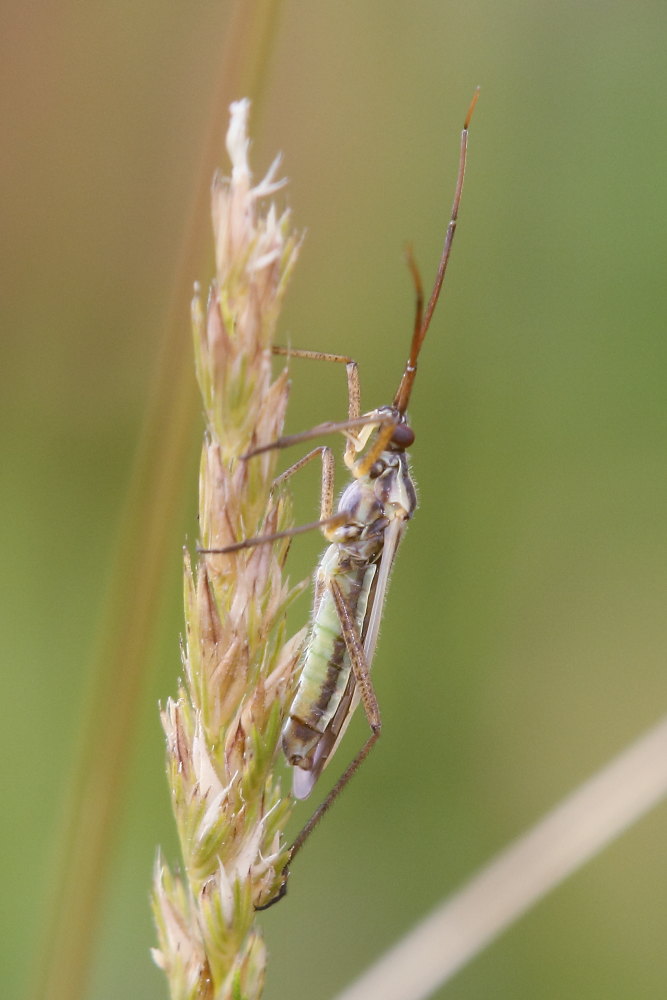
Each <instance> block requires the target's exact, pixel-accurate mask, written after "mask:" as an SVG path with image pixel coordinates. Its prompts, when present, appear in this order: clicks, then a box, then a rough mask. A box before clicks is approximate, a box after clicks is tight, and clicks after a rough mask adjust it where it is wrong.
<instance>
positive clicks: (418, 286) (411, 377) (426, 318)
mask: <svg viewBox="0 0 667 1000" xmlns="http://www.w3.org/2000/svg"><path fill="white" fill-rule="evenodd" d="M478 97H479V87H478V88H477V89H476V91H475V93H474V94H473V98H472V101H471V102H470V107H469V108H468V113H467V115H466V117H465V121H464V123H463V131H462V132H461V152H460V154H459V171H458V174H457V177H456V188H455V190H454V201H453V203H452V214H451V216H450V219H449V225H448V226H447V232H446V234H445V242H444V245H443V248H442V254H441V255H440V263H439V264H438V273H437V274H436V277H435V283H434V285H433V291H432V292H431V297H430V298H429V300H428V305H427V306H426V314H425V315H422V313H423V300H424V293H423V290H422V283H421V278H420V275H419V270H418V268H417V264H416V263H415V259H414V257H413V255H412V249H411V248H410V247H408V251H407V258H408V267H409V268H410V273H411V274H412V280H413V282H414V285H415V292H416V296H417V304H416V309H415V325H414V331H413V334H412V344H411V345H410V357H409V358H408V363H407V365H406V366H405V371H404V372H403V377H402V378H401V382H400V385H399V387H398V391H397V392H396V397H395V399H394V406H395V407H396V409H397V410H398V411H399V413H405V411H406V410H407V408H408V403H409V402H410V395H411V393H412V386H413V383H414V381H415V376H416V374H417V359H418V357H419V352H420V351H421V347H422V344H423V343H424V337H425V336H426V332H427V330H428V328H429V326H430V324H431V319H432V317H433V313H434V312H435V307H436V305H437V303H438V298H439V296H440V290H441V289H442V284H443V281H444V280H445V271H446V270H447V264H448V263H449V255H450V253H451V249H452V243H453V242H454V233H455V232H456V223H457V220H458V215H459V205H460V204H461V194H462V192H463V178H464V175H465V168H466V154H467V151H468V129H469V127H470V119H471V118H472V113H473V111H474V110H475V105H476V104H477V99H478Z"/></svg>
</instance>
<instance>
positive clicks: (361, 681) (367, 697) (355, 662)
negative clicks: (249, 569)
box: [289, 580, 382, 863]
mask: <svg viewBox="0 0 667 1000" xmlns="http://www.w3.org/2000/svg"><path fill="white" fill-rule="evenodd" d="M330 587H331V593H332V596H333V599H334V603H335V605H336V611H337V612H338V617H339V619H340V624H341V630H342V633H343V638H344V640H345V645H346V647H347V652H348V654H349V657H350V663H351V665H352V671H353V673H354V679H355V681H356V685H357V688H358V690H359V695H360V698H361V703H362V705H363V706H364V711H365V712H366V718H367V719H368V724H369V726H370V727H371V734H370V736H369V737H368V739H367V740H366V742H365V743H364V745H363V746H362V748H361V750H359V752H358V753H357V755H356V757H355V758H354V759H353V760H352V762H351V763H350V764H349V765H348V766H347V768H346V769H345V771H343V773H342V775H341V776H340V778H339V779H338V781H337V782H336V784H335V785H334V786H333V788H332V789H331V791H330V792H329V794H328V795H327V796H326V798H325V799H324V801H323V802H321V803H320V805H319V806H318V807H317V809H316V810H315V812H314V813H313V815H312V816H311V817H310V819H309V820H308V822H307V823H306V825H305V826H304V827H303V829H302V830H301V832H300V833H299V834H298V835H297V837H296V838H295V840H294V843H293V844H292V846H291V847H290V853H289V858H290V863H291V862H292V860H293V859H294V856H295V855H296V854H297V853H298V851H300V850H301V848H302V847H303V845H304V844H305V842H306V840H307V839H308V837H309V836H310V834H311V833H312V832H313V830H314V829H315V827H316V826H317V824H318V823H319V821H320V820H321V819H322V817H323V816H324V814H325V813H326V812H327V811H328V810H329V809H330V808H331V806H332V805H333V803H334V802H335V800H336V799H337V798H338V796H339V795H340V793H341V792H342V791H343V789H344V788H345V786H346V785H347V783H348V781H349V780H350V778H352V777H353V775H354V774H355V773H356V772H357V770H358V769H359V767H360V766H361V765H362V764H363V762H364V761H365V759H366V757H367V756H368V754H369V753H370V751H371V750H372V748H373V746H374V745H375V743H376V742H377V740H378V739H379V737H380V733H381V731H382V720H381V718H380V706H379V705H378V700H377V696H376V694H375V688H374V687H373V682H372V681H371V675H370V667H369V664H368V660H367V659H366V654H365V652H364V646H363V643H362V641H361V636H360V635H359V629H358V628H357V625H356V622H355V621H354V618H353V616H352V615H351V614H350V610H349V608H348V606H347V604H346V603H345V598H344V597H343V594H342V592H341V590H340V587H339V586H338V584H337V583H336V581H335V580H332V581H331V582H330Z"/></svg>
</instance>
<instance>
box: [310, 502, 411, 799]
mask: <svg viewBox="0 0 667 1000" xmlns="http://www.w3.org/2000/svg"><path fill="white" fill-rule="evenodd" d="M405 526H406V522H405V521H404V520H403V519H402V518H398V517H396V518H394V519H393V520H392V521H391V523H390V524H389V526H388V528H387V531H386V534H385V539H384V546H383V549H382V557H381V559H380V568H379V571H378V573H377V575H376V577H375V580H374V581H373V589H372V592H371V596H370V599H369V602H368V608H367V611H366V620H365V622H364V629H363V635H362V639H363V643H364V654H365V657H366V664H367V666H368V669H369V670H370V668H371V666H372V662H373V656H374V654H375V647H376V645H377V639H378V632H379V629H380V620H381V618H382V611H383V608H384V602H385V598H386V596H387V585H388V583H389V575H390V572H391V567H392V564H393V562H394V557H395V555H396V550H397V548H398V543H399V542H400V540H401V537H402V535H403V532H404V531H405ZM359 701H360V696H359V690H358V688H357V683H356V680H355V677H354V672H353V671H350V679H349V681H348V684H347V687H346V689H345V692H344V693H343V697H342V698H341V702H340V705H339V706H338V709H337V710H336V714H335V715H334V717H333V719H332V720H331V722H330V723H329V726H328V727H327V729H326V731H325V732H324V733H323V735H322V738H321V740H320V741H319V743H318V744H317V746H316V748H315V750H314V752H313V766H312V767H311V768H310V770H308V771H304V770H303V769H302V768H299V767H295V768H294V777H293V784H292V792H293V794H294V796H295V798H297V799H305V798H307V797H308V796H309V795H310V793H311V791H312V790H313V787H314V785H315V782H316V781H317V779H318V778H319V776H320V774H321V773H322V771H323V770H324V768H325V767H326V766H327V764H328V763H329V761H330V759H331V758H332V757H333V755H334V754H335V752H336V750H337V749H338V744H339V743H340V741H341V740H342V738H343V736H344V735H345V730H346V729H347V727H348V726H349V724H350V721H351V719H352V716H353V714H354V711H355V709H356V707H357V705H358V704H359Z"/></svg>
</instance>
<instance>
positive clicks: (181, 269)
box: [30, 0, 280, 1000]
mask: <svg viewBox="0 0 667 1000" xmlns="http://www.w3.org/2000/svg"><path fill="white" fill-rule="evenodd" d="M279 6H280V4H279V0H256V2H254V3H252V2H251V3H249V2H247V0H246V2H244V0H238V2H237V3H236V4H235V6H234V8H233V10H232V13H231V16H230V17H229V18H227V19H226V28H225V37H224V44H223V45H222V46H221V50H222V51H221V57H220V63H219V65H220V73H219V77H218V87H217V94H216V96H215V98H214V101H213V104H212V107H213V111H214V113H213V115H212V117H211V121H210V123H209V128H208V133H207V135H206V136H205V138H204V142H203V145H202V153H201V157H200V163H199V167H198V172H197V176H196V178H195V180H194V182H193V201H192V204H191V205H190V206H189V211H187V212H185V213H184V217H185V218H186V219H187V223H186V232H185V234H184V238H183V242H182V247H181V253H180V260H179V262H178V265H177V268H176V273H175V276H174V282H173V289H172V294H171V301H170V302H169V304H168V307H167V309H166V316H167V319H166V322H165V336H164V341H163V346H162V352H161V357H160V358H159V360H158V362H157V363H156V375H155V381H154V384H153V387H152V392H151V397H150V402H149V405H148V408H147V413H146V417H145V421H144V427H143V430H142V435H141V440H140V442H139V445H138V448H137V454H136V456H135V461H134V467H133V471H132V475H131V481H130V485H129V487H128V492H127V498H126V503H125V509H124V511H123V514H122V517H121V524H120V529H119V543H118V546H117V555H116V561H115V565H114V567H113V569H112V572H111V578H110V584H109V590H108V597H107V600H106V603H105V608H104V612H103V616H102V623H101V625H100V628H99V633H98V634H99V638H98V641H97V648H96V650H95V651H94V654H93V657H92V663H91V666H90V670H89V674H90V676H91V677H92V681H91V689H90V691H89V694H88V697H87V699H86V702H85V714H86V718H85V719H84V721H83V723H82V726H81V731H80V736H79V740H78V743H79V746H78V748H77V754H76V756H77V761H78V763H77V770H76V773H75V774H74V775H73V777H72V779H71V780H70V784H69V788H68V792H67V803H66V806H65V809H64V818H63V820H62V821H61V824H60V832H59V836H58V835H57V836H56V838H55V839H56V840H57V842H58V846H57V854H56V856H55V860H54V875H53V877H52V881H53V882H54V883H55V888H54V890H53V894H52V898H51V903H50V912H49V915H48V926H47V927H46V929H45V934H44V939H43V941H42V944H41V948H40V949H38V952H37V960H36V968H37V972H36V975H35V985H34V986H33V989H32V990H31V994H30V995H31V996H33V997H35V998H36V1000H76V998H78V997H81V996H83V995H84V992H85V981H86V976H87V971H88V966H89V963H90V955H91V950H92V946H93V941H94V935H95V928H96V926H97V922H98V916H99V911H100V908H101V905H102V902H103V899H104V888H105V879H106V873H107V870H108V866H109V861H110V855H111V850H112V846H113V840H114V836H115V828H116V825H117V819H116V818H117V816H118V813H119V803H120V801H121V799H122V796H123V794H124V790H125V785H126V778H127V767H128V760H129V755H130V752H131V749H132V737H133V733H134V728H135V718H136V712H137V707H138V705H139V704H140V699H141V694H142V691H143V684H144V677H145V673H146V669H147V665H148V664H149V662H150V651H151V648H152V645H153V641H154V632H155V623H156V617H157V613H158V610H159V605H160V597H161V594H162V591H163V586H164V579H165V572H164V566H165V563H166V561H167V559H168V558H171V554H172V550H171V549H170V548H169V547H168V544H167V539H168V538H169V531H170V526H171V525H172V524H173V523H174V520H175V517H176V516H177V514H178V512H179V511H181V510H183V505H184V490H185V488H186V485H187V482H186V478H187V477H183V474H182V473H183V466H184V464H185V463H186V461H187V455H188V453H189V451H190V449H191V447H192V442H193V430H192V429H193V426H194V423H195V416H196V413H197V404H196V394H195V384H194V379H193V378H192V374H191V365H190V352H191V347H190V340H189V337H188V336H187V333H186V330H187V319H186V317H187V310H188V306H187V303H188V302H189V300H190V297H191V289H192V282H193V278H194V276H195V275H196V274H197V273H198V271H199V270H200V268H199V261H200V258H201V257H202V250H201V246H202V238H201V237H202V233H204V232H206V231H207V219H208V212H209V203H210V198H209V191H210V180H211V176H212V174H213V172H214V168H215V165H216V163H217V162H218V161H219V159H220V150H221V146H222V137H223V136H224V132H225V121H226V116H227V106H228V104H229V100H230V98H231V97H232V96H234V95H235V94H237V93H238V92H239V91H244V92H247V93H250V94H251V95H253V97H255V100H256V104H261V101H259V100H258V96H257V95H258V94H259V91H260V90H261V89H262V84H263V75H264V73H265V70H266V67H267V62H268V60H267V54H268V50H269V47H270V44H271V39H272V36H273V33H274V31H275V22H276V17H277V12H278V9H279ZM148 879H149V873H148V872H147V873H146V886H147V885H148ZM139 891H140V892H143V891H144V889H143V888H142V887H141V886H140V887H139Z"/></svg>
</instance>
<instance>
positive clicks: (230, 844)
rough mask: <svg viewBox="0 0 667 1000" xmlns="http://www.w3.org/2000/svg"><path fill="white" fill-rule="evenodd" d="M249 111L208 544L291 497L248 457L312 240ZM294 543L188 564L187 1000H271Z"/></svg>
mask: <svg viewBox="0 0 667 1000" xmlns="http://www.w3.org/2000/svg"><path fill="white" fill-rule="evenodd" d="M248 112H249V102H248V101H247V100H246V101H240V102H237V103H236V104H233V105H232V106H231V119H230V125H229V131H228V133H227V150H228V152H229V156H230V160H231V163H232V175H231V178H229V179H227V178H223V177H222V176H216V177H215V179H214V182H213V191H212V214H213V225H214V232H215V256H216V272H217V274H216V280H215V281H214V282H213V284H212V285H211V288H210V291H209V295H208V301H207V303H206V304H205V305H204V303H203V302H202V300H201V297H200V296H199V294H196V295H195V299H194V301H193V305H192V326H193V332H194V342H195V361H196V370H197V379H198V381H199V386H200V389H201V394H202V399H203V404H204V413H205V418H206V433H205V439H204V445H203V450H202V458H201V466H200V487H199V520H200V538H201V546H202V548H204V549H215V548H222V547H224V546H226V545H230V544H232V543H234V542H236V541H238V540H239V539H243V538H245V537H248V536H251V535H257V534H268V533H272V532H276V531H280V530H282V529H284V528H285V527H287V526H288V525H289V523H290V509H289V499H288V497H287V496H286V495H285V493H284V492H283V491H280V493H279V494H277V495H275V496H274V495H273V494H272V493H271V486H272V481H273V474H274V465H275V457H274V456H273V455H271V454H270V453H269V454H264V455H262V456H258V457H257V458H254V459H252V460H250V461H242V460H241V458H240V457H241V456H242V455H243V454H244V453H245V452H247V451H248V450H249V449H250V448H252V447H253V445H255V444H256V443H258V442H262V443H265V442H267V441H271V440H273V439H274V438H276V437H278V436H279V435H280V433H281V430H282V426H283V420H284V415H285V408H286V405H287V396H288V381H287V374H286V372H285V371H282V372H281V373H280V375H278V377H277V378H276V379H275V380H272V374H271V353H270V349H271V343H272V338H273V334H274V330H275V326H276V321H277V318H278V314H279V311H280V306H281V302H282V298H283V294H284V291H285V288H286V285H287V281H288V278H289V276H290V273H291V271H292V268H293V266H294V263H295V261H296V257H297V253H298V248H299V240H298V238H297V237H296V236H295V234H294V233H293V232H292V231H291V229H290V220H289V214H288V213H287V212H284V213H282V214H280V215H279V214H278V213H277V211H276V209H275V206H274V204H273V203H269V204H268V205H267V200H269V199H270V198H271V196H272V195H273V194H274V192H275V191H276V190H278V189H279V188H280V187H282V185H283V183H284V182H283V181H276V180H275V175H276V171H277V168H278V165H279V161H278V160H276V161H275V162H274V163H273V165H272V167H271V169H270V170H269V172H268V174H267V175H266V177H265V178H264V180H263V181H261V182H260V183H259V184H257V185H256V186H254V187H253V185H252V178H251V174H250V170H249V167H248V146H249V141H248V134H247V120H248ZM287 547H288V546H287V542H278V543H275V544H273V545H260V546H256V547H254V548H250V549H247V550H243V551H241V552H237V553H233V554H216V555H211V554H208V555H204V554H202V555H201V556H200V557H199V558H198V559H197V561H196V563H195V564H194V565H193V563H192V561H191V559H190V556H189V555H188V554H187V553H186V554H185V559H184V573H185V580H184V591H185V594H184V596H185V623H186V631H185V640H184V647H183V668H184V680H183V682H182V684H181V686H180V689H179V691H178V696H177V697H176V698H175V699H172V698H169V699H168V701H167V703H166V706H165V708H164V710H163V711H162V724H163V727H164V731H165V733H166V737H167V774H168V780H169V787H170V791H171V798H172V806H173V810H174V816H175V819H176V824H177V828H178V835H179V838H180V844H181V851H182V855H183V872H182V874H175V873H174V872H172V871H171V870H170V868H169V867H168V865H167V864H166V863H165V861H164V859H163V858H162V857H161V856H158V859H157V862H156V869H155V883H154V894H153V906H154V913H155V919H156V923H157V930H158V940H159V947H158V948H156V949H154V951H153V957H154V959H155V961H156V963H157V964H158V965H159V966H160V967H161V968H162V969H164V971H165V974H166V976H167V980H168V983H169V989H170V994H171V997H172V1000H203V998H205V1000H209V998H210V1000H223V998H227V997H230V998H231V997H234V998H241V997H243V998H248V1000H251V998H255V997H259V996H260V995H261V992H262V986H263V982H264V971H265V961H266V955H265V949H264V944H263V941H262V938H261V934H260V933H259V931H258V929H257V928H256V926H255V906H257V905H261V904H262V903H266V902H267V901H269V900H270V899H272V898H273V897H274V896H275V895H276V894H277V892H278V890H279V888H280V884H281V872H282V869H283V867H284V865H285V864H286V862H287V850H286V848H285V846H284V845H283V843H282V837H281V835H282V832H283V830H284V827H285V824H286V822H287V820H288V818H289V814H290V811H291V800H290V799H289V798H283V797H282V795H281V789H280V782H279V780H278V778H277V777H276V776H275V774H274V770H275V763H276V759H277V756H278V747H279V739H280V731H281V726H282V721H283V717H284V714H285V710H286V706H287V705H288V704H289V700H290V696H291V692H292V688H293V674H294V669H295V665H296V662H297V659H298V654H299V647H300V644H301V641H302V638H303V636H302V634H301V633H299V634H298V635H296V636H294V637H292V639H290V640H287V641H286V633H285V613H286V608H287V605H288V603H289V601H290V599H291V597H292V596H293V594H292V592H290V590H289V588H288V585H287V583H286V582H285V581H284V580H283V576H282V569H283V563H284V560H285V556H286V553H287Z"/></svg>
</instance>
